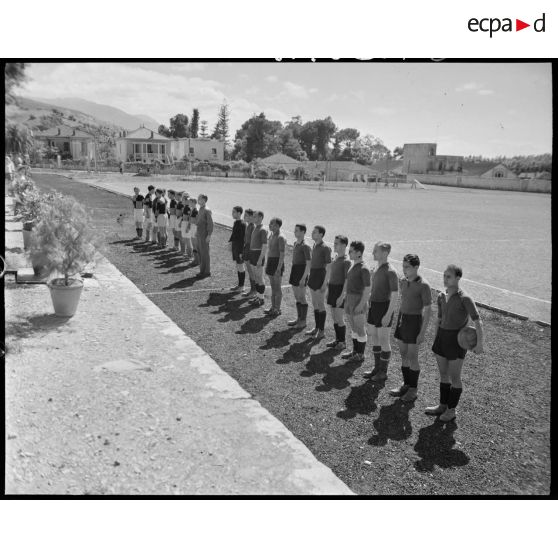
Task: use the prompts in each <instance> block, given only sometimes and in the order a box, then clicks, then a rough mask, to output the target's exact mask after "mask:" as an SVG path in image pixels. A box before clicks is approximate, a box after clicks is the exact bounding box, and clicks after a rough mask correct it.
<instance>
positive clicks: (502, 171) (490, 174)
mask: <svg viewBox="0 0 558 558" xmlns="http://www.w3.org/2000/svg"><path fill="white" fill-rule="evenodd" d="M461 167H462V174H463V176H478V177H480V178H517V174H515V172H513V171H511V170H510V169H508V167H506V165H503V164H502V163H494V162H490V161H479V162H467V161H464V162H463V163H462V164H461Z"/></svg>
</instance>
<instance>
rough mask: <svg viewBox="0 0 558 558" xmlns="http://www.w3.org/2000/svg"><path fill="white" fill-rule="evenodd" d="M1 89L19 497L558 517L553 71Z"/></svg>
mask: <svg viewBox="0 0 558 558" xmlns="http://www.w3.org/2000/svg"><path fill="white" fill-rule="evenodd" d="M4 75H5V137H4V139H5V198H4V202H5V246H4V256H3V269H2V274H3V277H2V280H3V296H4V311H5V341H4V352H5V353H4V358H5V452H6V453H5V478H4V483H5V494H7V495H51V496H52V495H61V496H63V495H66V496H106V497H111V496H116V495H125V496H146V495H156V496H204V495H205V496H207V495H218V496H345V497H353V496H385V497H391V496H405V497H416V496H418V497H441V496H443V497H456V496H457V497H459V496H461V497H462V496H548V495H549V494H550V488H551V484H550V481H551V478H550V399H551V397H550V388H551V279H552V278H551V267H552V242H551V213H550V212H551V181H552V93H553V92H552V64H551V63H550V62H544V61H520V60H515V61H507V60H497V61H483V60H470V61H459V62H454V61H452V60H428V59H424V60H423V59H421V60H420V61H413V60H400V61H374V60H371V61H363V60H357V59H354V60H352V61H346V60H338V61H333V60H325V59H319V60H315V61H312V60H310V59H306V60H298V61H297V60H290V59H289V60H287V59H285V60H282V61H278V60H271V59H266V60H264V61H254V60H236V59H235V60H233V61H227V60H226V59H222V60H219V61H196V60H184V61H165V60H164V59H161V60H143V61H142V60H128V61H113V60H98V61H93V60H80V61H56V60H52V61H48V62H47V61H41V60H31V61H23V62H16V61H12V62H5V63H4Z"/></svg>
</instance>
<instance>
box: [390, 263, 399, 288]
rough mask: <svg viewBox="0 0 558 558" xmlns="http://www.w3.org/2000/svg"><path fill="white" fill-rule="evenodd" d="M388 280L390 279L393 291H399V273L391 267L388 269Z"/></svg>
mask: <svg viewBox="0 0 558 558" xmlns="http://www.w3.org/2000/svg"><path fill="white" fill-rule="evenodd" d="M388 281H389V290H390V291H391V292H392V293H393V292H395V293H396V292H397V291H398V290H399V279H398V277H397V273H396V272H395V271H393V269H390V270H389V271H388Z"/></svg>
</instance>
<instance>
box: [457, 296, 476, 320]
mask: <svg viewBox="0 0 558 558" xmlns="http://www.w3.org/2000/svg"><path fill="white" fill-rule="evenodd" d="M461 300H462V301H463V306H465V310H467V314H469V316H470V317H471V320H473V322H476V321H477V320H478V319H479V312H478V310H477V306H476V304H475V303H474V301H473V299H472V298H471V297H470V296H464V297H463V298H462V299H461Z"/></svg>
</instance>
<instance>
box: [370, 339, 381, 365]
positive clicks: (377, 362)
mask: <svg viewBox="0 0 558 558" xmlns="http://www.w3.org/2000/svg"><path fill="white" fill-rule="evenodd" d="M381 352H382V347H381V346H380V345H374V346H373V347H372V353H373V354H374V370H379V369H380V354H381Z"/></svg>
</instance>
